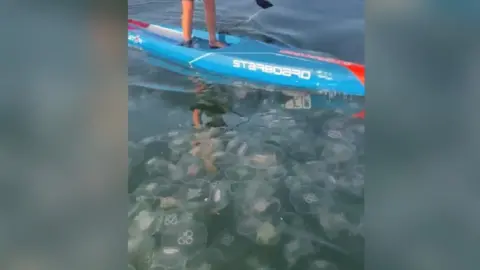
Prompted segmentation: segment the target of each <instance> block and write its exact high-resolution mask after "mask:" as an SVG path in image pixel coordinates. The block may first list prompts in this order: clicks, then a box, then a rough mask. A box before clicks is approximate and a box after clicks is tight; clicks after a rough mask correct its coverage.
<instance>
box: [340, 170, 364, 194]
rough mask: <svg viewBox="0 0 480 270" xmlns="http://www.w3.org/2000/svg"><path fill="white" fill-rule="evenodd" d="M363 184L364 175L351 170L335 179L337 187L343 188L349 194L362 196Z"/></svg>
mask: <svg viewBox="0 0 480 270" xmlns="http://www.w3.org/2000/svg"><path fill="white" fill-rule="evenodd" d="M364 184H365V180H364V175H363V174H360V173H357V172H353V173H350V174H348V175H346V176H344V177H341V178H339V179H338V180H337V185H336V186H337V188H339V189H342V190H345V191H347V192H349V193H350V194H353V195H355V196H358V197H361V196H363V187H364Z"/></svg>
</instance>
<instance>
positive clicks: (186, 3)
mask: <svg viewBox="0 0 480 270" xmlns="http://www.w3.org/2000/svg"><path fill="white" fill-rule="evenodd" d="M193 3H194V0H182V30H183V41H184V42H188V41H190V40H191V39H192V22H193V9H194V4H193Z"/></svg>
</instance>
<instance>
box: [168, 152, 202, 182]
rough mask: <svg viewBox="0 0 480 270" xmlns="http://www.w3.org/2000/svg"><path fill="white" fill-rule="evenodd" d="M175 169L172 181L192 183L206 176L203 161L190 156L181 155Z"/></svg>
mask: <svg viewBox="0 0 480 270" xmlns="http://www.w3.org/2000/svg"><path fill="white" fill-rule="evenodd" d="M176 167H177V170H176V171H175V174H174V178H175V179H174V180H177V181H178V180H180V181H182V182H183V183H190V182H194V181H195V180H196V179H198V178H202V177H204V176H205V175H206V171H205V166H204V162H203V160H202V159H201V158H198V157H196V156H193V155H190V154H184V155H182V157H181V158H180V160H179V161H178V162H177V164H176Z"/></svg>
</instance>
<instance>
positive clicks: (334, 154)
mask: <svg viewBox="0 0 480 270" xmlns="http://www.w3.org/2000/svg"><path fill="white" fill-rule="evenodd" d="M355 150H356V147H355V145H353V144H351V143H348V142H346V141H342V140H337V141H332V142H330V143H327V144H326V145H325V148H324V149H323V152H322V156H323V157H324V158H325V160H326V161H327V162H328V163H340V162H346V161H348V160H350V159H351V158H352V157H354V156H355Z"/></svg>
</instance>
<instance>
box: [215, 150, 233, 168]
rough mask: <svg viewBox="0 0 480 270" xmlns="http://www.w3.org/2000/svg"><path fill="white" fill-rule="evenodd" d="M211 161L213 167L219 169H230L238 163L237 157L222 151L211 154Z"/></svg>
mask: <svg viewBox="0 0 480 270" xmlns="http://www.w3.org/2000/svg"><path fill="white" fill-rule="evenodd" d="M212 159H213V163H214V165H215V166H216V167H219V168H224V167H227V166H228V167H230V166H233V165H234V164H236V163H237V162H238V157H237V156H236V155H234V154H232V153H229V152H224V151H217V152H215V153H213V154H212Z"/></svg>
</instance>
